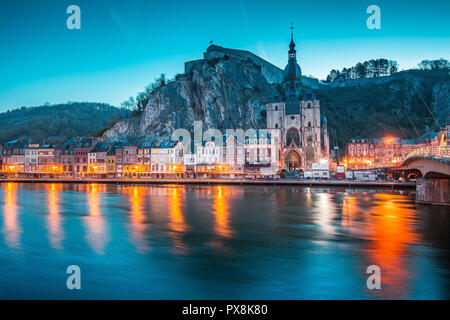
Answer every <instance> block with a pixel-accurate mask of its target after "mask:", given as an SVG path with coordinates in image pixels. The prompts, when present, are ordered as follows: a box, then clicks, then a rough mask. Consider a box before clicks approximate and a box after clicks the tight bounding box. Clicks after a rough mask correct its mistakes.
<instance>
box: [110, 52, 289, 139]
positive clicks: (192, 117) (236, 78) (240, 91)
mask: <svg viewBox="0 0 450 320" xmlns="http://www.w3.org/2000/svg"><path fill="white" fill-rule="evenodd" d="M262 69H263V68H262V67H261V65H260V64H258V63H255V61H254V60H253V59H252V58H251V57H240V56H237V55H231V54H228V55H224V56H222V57H213V58H209V59H202V60H196V61H194V62H192V63H190V64H189V66H188V67H187V68H186V71H187V72H186V73H185V74H183V75H179V76H177V78H176V80H175V81H173V82H170V83H169V84H167V85H166V86H164V87H162V88H160V89H159V90H158V91H157V92H155V93H154V94H153V95H152V96H151V98H150V100H149V102H148V104H147V106H146V108H145V110H144V112H143V113H142V114H141V115H140V116H139V117H136V118H130V119H126V120H123V121H121V122H119V123H117V124H116V125H115V126H114V127H112V128H111V129H109V130H108V131H106V132H105V136H106V137H108V138H109V139H111V140H118V139H126V138H128V137H130V136H137V137H152V138H159V139H168V138H169V137H170V135H171V133H172V132H173V130H174V129H176V128H185V129H188V130H193V125H194V121H201V122H202V123H203V125H204V127H205V128H218V129H221V130H222V129H226V128H244V129H246V128H250V127H252V128H258V127H263V126H264V123H265V113H264V111H263V110H264V105H265V103H266V102H267V98H268V97H272V96H274V95H279V94H280V93H278V91H277V85H276V84H274V83H272V82H273V80H274V77H273V74H272V73H267V74H265V73H264V72H262Z"/></svg>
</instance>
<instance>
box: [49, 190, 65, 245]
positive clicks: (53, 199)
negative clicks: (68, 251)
mask: <svg viewBox="0 0 450 320" xmlns="http://www.w3.org/2000/svg"><path fill="white" fill-rule="evenodd" d="M46 189H47V200H48V201H47V202H48V216H47V219H48V223H47V227H48V232H49V239H50V245H51V246H52V248H55V249H62V241H63V232H62V230H61V214H60V212H59V193H60V191H61V190H62V185H60V184H54V183H52V184H47V185H46Z"/></svg>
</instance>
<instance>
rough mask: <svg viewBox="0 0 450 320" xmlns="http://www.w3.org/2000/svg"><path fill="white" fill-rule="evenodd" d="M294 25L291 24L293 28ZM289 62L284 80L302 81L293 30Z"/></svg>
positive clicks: (285, 69)
mask: <svg viewBox="0 0 450 320" xmlns="http://www.w3.org/2000/svg"><path fill="white" fill-rule="evenodd" d="M293 29H294V27H292V26H291V30H293ZM288 57H289V60H288V64H287V66H286V68H284V75H283V78H284V81H293V80H294V81H295V80H297V81H300V80H301V77H302V69H300V66H299V65H298V63H297V50H295V42H294V34H293V32H291V43H289V51H288Z"/></svg>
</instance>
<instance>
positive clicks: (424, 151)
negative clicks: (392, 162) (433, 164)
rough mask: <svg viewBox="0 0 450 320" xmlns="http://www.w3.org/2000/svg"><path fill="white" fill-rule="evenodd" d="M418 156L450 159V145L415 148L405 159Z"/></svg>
mask: <svg viewBox="0 0 450 320" xmlns="http://www.w3.org/2000/svg"><path fill="white" fill-rule="evenodd" d="M417 157H432V158H435V159H450V146H432V147H422V148H418V149H416V150H414V151H413V152H411V153H410V154H408V155H407V156H406V158H405V159H403V161H405V160H408V159H410V158H417Z"/></svg>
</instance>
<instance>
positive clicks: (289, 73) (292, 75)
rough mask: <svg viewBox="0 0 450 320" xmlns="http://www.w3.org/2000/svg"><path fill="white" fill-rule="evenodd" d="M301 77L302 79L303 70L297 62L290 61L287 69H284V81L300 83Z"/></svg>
mask: <svg viewBox="0 0 450 320" xmlns="http://www.w3.org/2000/svg"><path fill="white" fill-rule="evenodd" d="M301 77H302V69H300V66H299V65H298V63H297V62H295V61H289V63H288V64H287V66H286V68H284V75H283V79H284V81H292V80H298V81H300V80H301Z"/></svg>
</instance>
